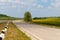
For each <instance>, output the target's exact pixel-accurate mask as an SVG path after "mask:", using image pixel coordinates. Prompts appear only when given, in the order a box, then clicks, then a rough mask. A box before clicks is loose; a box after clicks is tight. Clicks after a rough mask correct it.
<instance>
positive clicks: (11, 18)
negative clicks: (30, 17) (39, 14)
mask: <svg viewBox="0 0 60 40" xmlns="http://www.w3.org/2000/svg"><path fill="white" fill-rule="evenodd" d="M20 19H22V18H16V17H11V16H7V15H4V14H0V20H20Z"/></svg>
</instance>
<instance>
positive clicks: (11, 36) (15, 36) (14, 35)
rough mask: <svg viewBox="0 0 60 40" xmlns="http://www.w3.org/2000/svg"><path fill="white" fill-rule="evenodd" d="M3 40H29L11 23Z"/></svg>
mask: <svg viewBox="0 0 60 40" xmlns="http://www.w3.org/2000/svg"><path fill="white" fill-rule="evenodd" d="M8 27H9V28H8V31H7V32H6V37H5V40H31V39H30V37H28V36H26V35H25V33H23V32H22V31H20V30H19V29H18V28H17V27H16V25H14V24H13V23H12V22H11V23H10V24H9V26H8Z"/></svg>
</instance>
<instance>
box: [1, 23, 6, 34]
mask: <svg viewBox="0 0 60 40" xmlns="http://www.w3.org/2000/svg"><path fill="white" fill-rule="evenodd" d="M5 25H6V22H4V23H0V33H1V30H3V29H4V27H5Z"/></svg>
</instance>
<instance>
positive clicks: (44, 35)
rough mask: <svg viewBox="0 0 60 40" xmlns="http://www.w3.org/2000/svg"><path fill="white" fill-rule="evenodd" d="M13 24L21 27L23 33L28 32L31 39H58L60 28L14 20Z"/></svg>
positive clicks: (59, 38) (59, 39)
mask: <svg viewBox="0 0 60 40" xmlns="http://www.w3.org/2000/svg"><path fill="white" fill-rule="evenodd" d="M14 24H16V25H17V26H18V27H19V28H21V29H23V30H24V32H25V33H28V34H30V35H31V38H32V40H60V29H55V28H47V27H44V26H42V25H36V24H29V23H24V22H18V21H14ZM33 38H35V39H33Z"/></svg>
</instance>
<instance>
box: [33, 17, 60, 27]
mask: <svg viewBox="0 0 60 40" xmlns="http://www.w3.org/2000/svg"><path fill="white" fill-rule="evenodd" d="M32 22H33V23H36V24H46V25H55V26H60V18H46V19H42V18H41V19H35V20H32Z"/></svg>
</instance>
